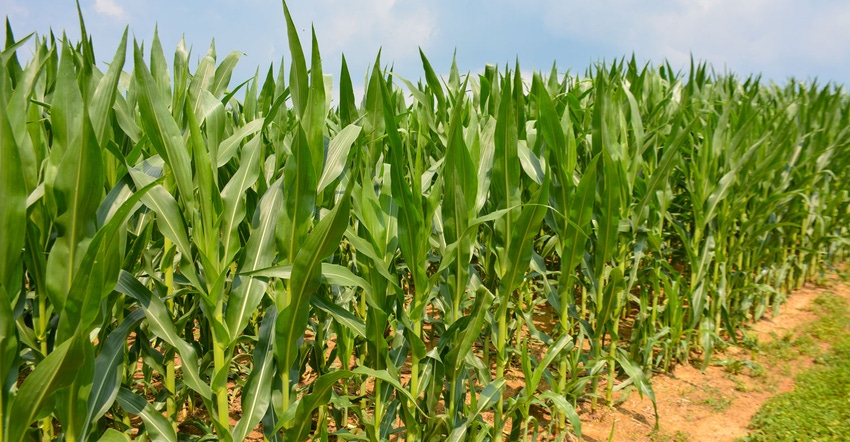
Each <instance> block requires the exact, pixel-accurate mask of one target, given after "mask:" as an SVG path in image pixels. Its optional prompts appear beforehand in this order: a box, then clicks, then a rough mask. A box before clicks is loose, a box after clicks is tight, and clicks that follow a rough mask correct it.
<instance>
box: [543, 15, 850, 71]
mask: <svg viewBox="0 0 850 442" xmlns="http://www.w3.org/2000/svg"><path fill="white" fill-rule="evenodd" d="M540 3H542V6H543V7H545V8H548V9H549V10H550V11H552V12H553V13H552V14H549V15H548V16H547V18H546V19H545V23H546V26H547V29H548V30H549V31H550V32H552V33H554V34H556V35H561V36H567V37H570V38H573V39H577V40H579V41H583V42H592V43H601V44H604V45H607V46H610V47H612V48H614V49H616V50H619V51H621V52H622V53H623V54H624V55H626V54H628V53H630V52H632V51H634V52H635V54H636V55H637V56H638V57H642V58H647V59H652V60H654V61H655V62H658V61H660V60H661V59H662V58H666V59H668V60H670V61H671V62H672V63H673V64H674V65H684V64H686V63H687V62H688V60H689V59H690V56H691V54H693V55H694V57H695V58H697V59H699V60H707V61H709V62H711V63H712V64H713V65H714V66H715V68H718V69H723V67H724V66H727V67H729V68H731V69H733V70H735V71H739V72H740V71H742V70H743V71H753V72H763V71H773V73H775V74H779V75H780V78H779V79H781V75H782V73H783V72H787V73H789V74H790V73H793V71H794V70H795V69H796V70H801V68H803V69H805V68H806V67H811V66H806V65H812V64H823V65H827V64H830V65H834V64H836V63H847V62H850V47H848V44H847V42H848V41H850V3H848V2H841V1H811V2H802V1H798V0H747V1H740V0H696V1H695V0H665V1H659V2H643V1H636V0H620V1H599V2H583V1H582V2H578V1H569V2H562V1H557V0H541V1H540Z"/></svg>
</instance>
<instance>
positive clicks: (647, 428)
mask: <svg viewBox="0 0 850 442" xmlns="http://www.w3.org/2000/svg"><path fill="white" fill-rule="evenodd" d="M824 292H832V293H834V294H837V295H839V296H842V297H844V298H846V299H848V300H850V285H848V284H847V283H840V282H838V281H836V280H835V279H833V280H831V281H829V282H828V283H827V285H826V286H814V285H806V286H805V287H804V288H803V289H801V290H798V291H795V292H794V293H793V294H792V295H791V296H790V297H789V298H788V301H787V302H786V303H785V304H784V305H783V306H782V307H781V309H780V313H779V315H777V316H776V317H772V318H767V319H762V320H761V321H759V322H757V323H756V324H755V325H754V326H753V328H752V331H751V333H752V334H754V335H755V336H757V337H758V343H759V345H762V346H763V345H764V344H765V343H767V342H770V341H771V340H772V339H774V337H780V338H781V337H782V336H784V335H786V334H788V333H790V332H791V331H793V330H794V329H795V328H797V327H799V326H800V325H802V324H805V323H807V322H810V321H812V320H814V319H815V315H814V313H812V311H811V305H812V302H813V301H814V300H815V298H817V297H818V295H820V294H821V293H824ZM715 359H716V360H718V361H723V360H726V361H753V362H757V363H759V364H761V367H762V370H760V371H753V370H752V369H750V368H749V367H747V366H744V365H740V364H739V365H738V366H737V369H738V370H740V372H739V373H737V374H735V373H734V372H730V370H727V368H725V367H723V366H717V365H712V366H710V367H708V369H707V370H706V371H705V373H702V372H701V371H700V369H699V367H698V366H697V367H694V366H688V365H684V366H677V367H676V368H675V369H674V370H673V372H672V373H670V374H667V375H665V374H661V375H655V376H653V378H652V388H653V389H654V391H655V398H656V401H657V404H658V414H659V416H660V420H659V431H657V432H653V424H654V420H655V417H654V414H653V411H652V403H651V402H650V400H649V399H647V398H644V399H641V398H640V397H639V396H638V394H637V392H635V391H632V392H631V393H629V392H625V393H624V397H623V398H621V401H622V402H621V403H620V404H619V405H617V406H615V407H614V408H612V409H608V410H605V411H603V412H601V413H597V414H596V416H593V418H591V417H590V415H589V413H582V415H581V417H582V433H583V436H584V439H583V440H585V441H590V442H594V441H607V440H608V438H609V435H611V432H612V427H613V438H612V440H614V441H653V442H657V441H671V442H680V441H700V442H702V441H734V440H735V439H736V438H739V437H743V436H746V435H747V425H748V424H749V422H750V420H751V419H752V417H753V415H755V413H756V412H757V411H758V409H759V408H760V407H761V405H762V404H763V403H764V402H765V401H766V400H767V399H768V398H770V397H771V396H773V395H775V394H777V393H781V392H786V391H791V390H792V389H793V388H794V377H795V376H796V375H797V374H798V373H800V372H801V371H802V370H805V369H807V368H809V367H811V366H812V365H813V358H812V357H807V356H804V355H800V356H799V358H796V359H795V360H794V361H793V362H780V363H778V364H776V365H772V364H771V363H770V362H769V361H766V360H764V357H761V356H760V355H759V354H758V353H757V352H752V351H750V350H747V349H743V348H740V347H734V346H730V347H728V348H727V349H726V350H725V351H724V352H723V353H720V354H716V355H715ZM733 371H737V370H733Z"/></svg>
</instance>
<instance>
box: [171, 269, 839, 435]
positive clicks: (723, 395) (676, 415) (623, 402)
mask: <svg viewBox="0 0 850 442" xmlns="http://www.w3.org/2000/svg"><path fill="white" fill-rule="evenodd" d="M824 292H832V293H834V294H837V295H839V296H842V297H844V298H846V299H848V301H850V284H848V283H846V282H844V283H842V282H840V281H839V280H838V279H837V277H835V276H834V277H832V278H831V279H829V280H828V281H827V283H826V285H824V286H815V285H811V284H809V285H806V286H805V287H804V288H803V289H801V290H798V291H795V292H794V293H793V294H792V295H791V296H789V297H788V300H787V301H786V302H785V304H783V305H782V307H781V309H780V313H779V315H777V316H775V317H770V316H769V315H766V317H765V318H763V319H762V320H760V321H758V322H757V323H756V324H754V325H753V326H752V328H751V329H750V330H749V331H748V335H749V336H750V337H755V338H757V342H758V345H759V346H762V347H763V346H764V345H765V344H767V343H768V342H771V341H772V340H774V339H776V338H781V337H782V336H786V335H788V334H789V333H791V332H793V331H794V330H795V329H798V328H799V327H800V326H802V325H804V324H806V323H808V322H811V321H813V320H815V319H816V316H815V314H814V313H813V312H812V309H811V306H812V303H813V301H814V300H815V298H817V297H818V296H819V295H820V294H822V293H824ZM824 350H825V348H824ZM714 360H715V361H717V362H722V361H732V363H735V362H734V361H738V362H737V363H738V365H737V366H736V367H735V368H734V369H732V370H730V369H728V368H727V367H724V366H723V365H716V364H715V365H711V366H709V367H708V368H707V369H706V370H705V372H702V371H701V370H700V366H699V363H700V361H696V362H695V364H696V365H693V366H692V365H679V366H676V367H675V368H674V369H673V371H672V372H671V373H669V374H656V375H654V376H653V377H652V379H651V383H652V388H653V390H654V392H655V398H656V402H657V405H658V414H659V430H658V431H653V426H654V421H655V415H654V414H653V407H652V402H651V401H650V400H649V399H648V398H643V399H641V398H640V397H639V395H638V393H637V391H635V390H634V389H626V390H625V391H624V392H621V393H620V397H619V399H618V400H616V403H617V405H615V406H614V407H612V408H605V407H601V408H600V409H598V410H597V412H596V413H593V414H591V413H590V410H589V406H585V405H587V404H583V405H582V406H581V408H580V410H579V412H580V417H581V419H582V433H583V439H582V440H584V441H589V442H597V441H607V440H609V436H611V435H612V431H613V437H612V438H611V440H613V441H650V442H684V441H692V442H697V441H698V442H703V441H706V442H710V441H734V440H735V439H736V438H739V437H742V436H746V435H747V432H748V430H747V426H748V425H749V422H750V420H751V419H752V417H753V415H755V413H756V412H757V411H758V409H759V408H760V407H761V405H762V404H763V403H764V402H765V401H766V400H767V399H769V398H770V397H771V396H773V395H775V394H777V393H781V392H786V391H791V390H792V389H793V388H794V377H795V376H796V375H797V374H798V373H800V372H801V371H803V370H805V369H807V368H810V367H811V366H812V365H813V364H814V359H813V357H810V356H805V355H799V356H798V357H796V358H794V359H793V360H791V361H787V360H783V361H782V362H773V361H770V360H767V358H766V357H765V356H763V355H762V354H760V353H759V352H757V351H754V350H751V349H745V348H742V347H736V346H731V345H730V346H729V347H727V348H726V349H724V350H723V351H720V352H716V353H715V355H714ZM750 362H752V364H750ZM510 374H511V373H510V372H509V373H506V377H508V376H509V375H510ZM519 375H521V373H519ZM508 384H509V386H510V385H512V384H516V386H515V387H516V390H518V389H520V388H522V386H523V385H524V383H523V381H522V379H521V377H517V378H516V379H508ZM231 405H232V406H233V409H232V410H231V418H232V420H231V425H233V424H235V423H236V419H238V417H239V414H240V412H241V410H239V406H238V400H234V401H232V402H231ZM485 419H486V417H485ZM612 429H613V430H612ZM182 430H183V431H186V430H190V429H189V428H183V429H182ZM188 432H192V431H191V430H190V431H188ZM246 440H248V441H262V440H263V436H262V431H261V427H260V426H258V427H257V428H255V429H254V431H253V432H251V434H250V435H249V436H248V438H247V439H246ZM567 440H577V439H576V438H575V437H574V436H572V439H570V438H569V437H568V439H567Z"/></svg>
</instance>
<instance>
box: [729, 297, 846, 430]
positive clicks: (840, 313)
mask: <svg viewBox="0 0 850 442" xmlns="http://www.w3.org/2000/svg"><path fill="white" fill-rule="evenodd" d="M814 310H815V312H816V313H817V314H818V317H819V320H818V321H815V322H814V323H812V324H811V325H809V326H808V327H806V330H805V333H806V334H807V335H808V336H811V337H813V338H816V339H817V340H818V341H820V342H825V343H828V344H831V345H832V348H831V349H830V350H829V351H828V352H827V353H826V354H824V355H823V356H820V357H817V358H816V359H815V362H816V363H817V364H818V365H817V366H816V367H814V368H812V369H810V370H807V371H805V372H803V373H801V374H800V375H799V376H797V379H796V387H795V389H794V390H793V391H791V392H789V393H783V394H779V395H777V396H774V397H773V398H771V399H770V400H768V401H767V402H766V403H765V404H764V405H763V406H762V408H761V409H760V410H759V411H758V413H757V414H756V415H755V417H753V420H752V422H751V423H750V427H751V428H752V430H753V432H752V433H751V434H750V435H749V436H747V437H746V438H743V439H741V440H742V441H744V442H755V441H799V440H818V441H825V440H835V441H838V440H842V441H846V440H850V426H848V425H847V422H850V314H848V312H849V311H850V308H848V305H847V301H846V300H844V299H842V298H840V297H838V296H836V295H832V294H826V295H822V296H820V297H818V298H817V300H815V306H814Z"/></svg>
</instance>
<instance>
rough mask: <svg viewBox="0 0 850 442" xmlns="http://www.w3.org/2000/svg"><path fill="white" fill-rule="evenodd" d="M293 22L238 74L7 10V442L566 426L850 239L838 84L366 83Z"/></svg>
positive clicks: (678, 74) (380, 75)
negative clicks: (281, 53) (328, 64)
mask: <svg viewBox="0 0 850 442" xmlns="http://www.w3.org/2000/svg"><path fill="white" fill-rule="evenodd" d="M283 18H284V19H285V21H286V26H287V29H288V40H289V50H290V54H289V56H288V57H287V60H284V61H285V63H284V61H282V62H281V65H280V66H279V67H277V68H276V69H275V68H273V67H269V69H268V71H267V72H266V73H265V74H260V73H259V72H260V71H258V73H257V75H255V76H254V77H253V78H250V79H248V80H247V81H245V82H242V83H239V84H238V85H237V86H235V87H232V86H231V84H232V83H235V82H232V81H231V76H232V71H233V69H234V67H235V66H236V64H237V62H238V61H239V58H240V55H241V54H240V53H236V52H234V53H231V54H228V55H226V56H225V57H223V58H221V57H218V55H217V54H216V51H215V47H214V46H211V47H210V48H209V50H208V51H207V52H206V54H205V55H203V57H200V56H197V57H195V58H198V59H199V60H200V61H199V62H198V63H197V64H196V66H194V70H193V69H192V67H190V59H191V58H192V57H191V55H190V54H191V51H190V50H189V49H187V48H186V46H185V44H184V43H182V42H181V44H180V45H179V46H178V47H177V49H176V51H175V53H174V56H173V60H172V61H171V62H170V63H169V61H168V59H167V58H166V56H165V52H164V50H163V48H162V45H161V43H160V41H159V39H158V38H157V37H154V39H153V41H152V42H151V43H150V45H149V47H147V48H146V47H145V45H142V44H141V43H140V42H135V41H133V42H132V43H131V42H128V38H127V31H125V33H124V37H123V38H122V40H121V41H120V43H119V44H118V48H117V51H116V53H115V55H114V57H113V58H111V59H106V60H105V61H106V62H105V63H104V60H96V59H95V55H94V51H93V45H92V41H91V39H90V38H89V36H88V35H87V33H86V29H85V24H84V22H83V20H82V16H81V17H80V27H81V34H82V39H81V41H79V42H71V41H69V40H68V39H67V38H64V37H63V38H57V37H56V36H54V35H53V34H50V35H47V36H37V35H29V36H27V37H25V38H22V39H20V40H16V38H15V36H14V35H13V33H12V28H11V26H10V24H9V23H8V21H7V23H6V43H5V47H4V50H3V52H2V58H0V62H2V72H0V151H1V152H0V380H2V384H1V385H2V388H1V389H0V426H2V430H0V442H19V441H29V440H64V441H68V442H73V441H82V440H85V441H89V440H92V441H96V440H100V441H106V442H112V441H123V440H129V439H130V438H131V437H132V438H134V439H136V440H153V441H160V440H163V441H175V440H224V441H242V440H245V439H246V438H249V437H251V438H253V439H252V440H261V439H262V438H264V439H265V440H268V441H284V440H286V441H301V440H306V439H317V440H368V441H382V440H402V439H403V440H407V441H432V440H451V441H460V440H470V441H486V440H492V441H501V440H535V439H544V438H548V439H550V440H564V439H565V438H567V436H568V435H571V434H575V435H578V436H580V435H581V421H580V419H579V412H580V411H581V410H586V409H596V408H598V407H603V406H607V405H610V404H611V403H612V400H614V398H615V393H617V392H618V391H621V390H623V389H627V388H628V389H635V390H636V391H637V392H638V393H640V394H641V395H643V396H648V397H650V398H653V401H654V397H653V391H652V388H651V385H650V381H649V378H650V376H651V374H652V373H653V372H654V371H665V370H669V369H671V368H672V367H673V366H674V365H675V364H677V363H686V362H688V361H693V360H696V361H698V363H701V364H703V366H706V365H707V364H708V363H709V362H710V360H711V356H712V353H713V351H715V350H716V348H717V347H718V346H721V345H723V344H724V343H725V342H728V341H736V340H740V339H741V338H742V337H743V331H744V330H745V327H746V326H747V325H748V324H750V323H752V322H753V321H755V320H758V319H759V318H760V317H762V316H763V315H764V314H765V313H766V312H770V311H774V310H776V309H778V308H779V307H780V306H781V305H782V303H783V302H784V300H785V299H786V296H787V295H788V294H789V293H790V291H791V290H793V289H795V288H797V287H800V286H801V285H802V284H803V283H805V282H806V281H810V280H813V279H816V278H818V277H819V276H820V275H821V273H822V272H824V271H825V270H826V269H828V268H829V266H831V265H834V264H837V263H841V262H843V261H844V260H845V258H846V257H847V252H848V250H850V247H849V246H850V241H848V240H850V231H848V228H850V193H848V192H850V97H848V94H847V92H846V90H844V89H843V88H842V87H840V86H837V85H834V84H818V83H817V82H815V81H809V82H799V81H796V80H789V81H788V82H787V84H785V85H777V84H774V83H768V82H765V81H762V80H761V79H760V78H759V77H758V76H751V77H747V78H739V77H737V76H735V75H734V74H728V73H726V74H718V73H716V72H714V71H713V70H712V68H711V67H710V65H708V64H704V63H696V62H693V63H692V64H691V66H690V68H689V69H685V70H684V72H682V71H676V70H674V69H672V67H671V66H670V65H669V64H661V65H658V66H653V65H644V66H640V65H638V63H637V62H636V61H635V60H634V58H632V59H631V60H628V59H623V60H620V61H614V62H610V63H607V64H599V65H596V66H593V67H591V68H589V69H588V70H587V71H586V72H585V73H584V74H583V75H571V74H569V73H566V74H564V73H563V72H559V71H558V69H557V68H556V67H555V66H553V68H552V70H551V72H549V73H545V72H535V73H534V74H533V75H531V76H526V75H524V74H523V73H522V72H521V71H520V66H519V64H518V63H517V65H516V66H513V67H512V66H503V67H497V66H494V65H488V66H486V67H485V69H484V70H483V72H482V73H481V74H469V73H468V74H463V73H461V72H458V69H457V67H456V66H454V65H453V66H452V67H451V69H450V74H449V75H448V76H447V77H440V76H438V75H437V72H436V71H435V70H434V69H433V68H432V66H431V65H430V63H429V61H428V60H427V58H426V57H425V55H424V54H422V56H421V59H422V68H423V71H424V80H419V81H416V82H414V81H411V80H407V79H404V78H402V77H400V76H397V75H395V74H394V73H393V72H391V71H388V70H387V69H386V68H385V67H384V65H382V63H381V59H380V55H379V56H378V57H377V58H376V59H375V63H374V67H373V68H371V69H370V70H369V72H368V75H367V76H366V79H365V85H364V90H365V94H364V96H363V97H362V100H356V99H355V96H354V90H355V88H354V83H353V82H352V79H351V75H350V73H349V71H348V67H347V65H346V63H345V59H344V58H343V60H342V68H341V71H340V72H339V73H334V74H333V75H331V74H328V73H325V72H324V71H323V70H322V60H321V57H320V53H319V44H318V42H317V39H316V36H315V33H314V34H313V38H312V42H311V44H308V45H302V43H301V42H300V41H299V37H298V34H297V33H296V28H295V26H294V24H293V19H292V17H291V16H290V14H289V11H288V10H287V9H286V6H285V5H284V17H283ZM130 45H132V47H128V46H130ZM305 47H306V48H310V53H309V54H305V52H304V49H303V48H305ZM24 48H26V50H28V51H29V50H31V55H30V54H27V56H28V60H27V61H26V62H25V63H23V64H22V63H21V61H20V60H19V53H20V52H21V51H23V50H24ZM307 55H309V64H308V58H307ZM129 56H132V60H126V59H125V57H129ZM21 57H23V56H21ZM99 66H102V67H104V69H105V72H104V71H103V70H101V69H100V67H99ZM125 69H126V70H125ZM529 79H530V81H529ZM337 88H338V89H337ZM335 90H338V92H337V93H338V96H339V100H338V104H337V103H334V105H333V106H332V105H331V101H332V100H331V98H332V97H333V96H334V95H335V92H334V91H335ZM358 101H359V102H358ZM509 378H510V379H514V380H519V382H520V383H521V385H520V384H517V383H516V382H513V383H509V382H508V379H509ZM259 434H262V436H258V435H259Z"/></svg>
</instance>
